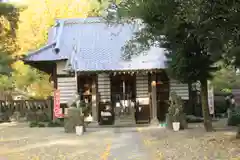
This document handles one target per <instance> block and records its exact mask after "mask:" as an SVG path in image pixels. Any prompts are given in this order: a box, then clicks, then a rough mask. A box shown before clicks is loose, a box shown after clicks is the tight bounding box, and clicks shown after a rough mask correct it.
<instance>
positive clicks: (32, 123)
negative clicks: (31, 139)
mask: <svg viewBox="0 0 240 160" xmlns="http://www.w3.org/2000/svg"><path fill="white" fill-rule="evenodd" d="M29 127H31V128H33V127H39V128H43V127H45V124H44V123H41V122H37V121H32V122H30V123H29Z"/></svg>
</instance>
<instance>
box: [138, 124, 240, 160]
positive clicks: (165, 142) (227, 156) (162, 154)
mask: <svg viewBox="0 0 240 160" xmlns="http://www.w3.org/2000/svg"><path fill="white" fill-rule="evenodd" d="M220 123H222V122H220ZM215 129H216V132H211V133H206V132H205V131H204V129H203V126H202V125H190V129H187V130H183V131H179V132H173V131H170V130H166V129H142V130H141V131H140V132H141V133H142V136H143V137H144V138H143V139H145V141H144V143H145V144H146V146H148V149H149V150H150V152H151V153H152V154H154V159H156V160H205V159H206V160H240V140H236V139H235V137H236V132H235V129H234V128H226V127H224V128H222V127H220V126H219V124H215Z"/></svg>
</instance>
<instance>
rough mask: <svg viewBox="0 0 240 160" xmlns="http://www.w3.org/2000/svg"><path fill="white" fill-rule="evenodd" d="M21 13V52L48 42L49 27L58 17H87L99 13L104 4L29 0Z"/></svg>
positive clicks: (71, 0)
mask: <svg viewBox="0 0 240 160" xmlns="http://www.w3.org/2000/svg"><path fill="white" fill-rule="evenodd" d="M26 4H27V8H26V9H25V10H24V11H22V12H21V13H20V23H19V28H18V31H17V42H18V45H19V48H20V50H19V54H26V53H27V52H29V51H31V50H35V49H38V48H39V47H41V46H42V45H44V44H46V42H47V38H48V31H49V28H50V27H52V26H53V25H54V23H55V20H56V19H58V18H86V17H88V16H89V15H90V16H97V15H99V13H100V11H101V10H102V7H101V6H103V5H102V4H101V5H100V3H99V2H98V1H97V0H79V1H78V0H35V1H34V3H32V1H31V0H28V3H26Z"/></svg>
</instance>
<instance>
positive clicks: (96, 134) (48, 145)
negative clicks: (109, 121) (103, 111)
mask: <svg viewBox="0 0 240 160" xmlns="http://www.w3.org/2000/svg"><path fill="white" fill-rule="evenodd" d="M1 158H2V159H3V160H118V159H120V160H148V159H149V154H148V152H147V151H146V150H145V145H144V143H143V141H142V140H141V136H140V133H139V132H137V129H136V128H89V129H87V133H86V134H85V135H83V136H76V135H75V134H66V133H64V132H63V128H29V127H28V126H27V125H26V124H17V125H12V126H11V124H5V125H4V124H0V160H2V159H1Z"/></svg>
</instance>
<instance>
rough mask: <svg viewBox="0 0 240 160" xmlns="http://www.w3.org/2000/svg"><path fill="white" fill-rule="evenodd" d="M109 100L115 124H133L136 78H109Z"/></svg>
mask: <svg viewBox="0 0 240 160" xmlns="http://www.w3.org/2000/svg"><path fill="white" fill-rule="evenodd" d="M111 95H112V97H111V100H112V104H113V107H114V111H115V123H116V122H118V121H128V122H129V123H133V122H134V123H135V112H134V109H135V101H136V77H135V75H128V74H127V75H126V74H122V75H116V76H112V77H111Z"/></svg>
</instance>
